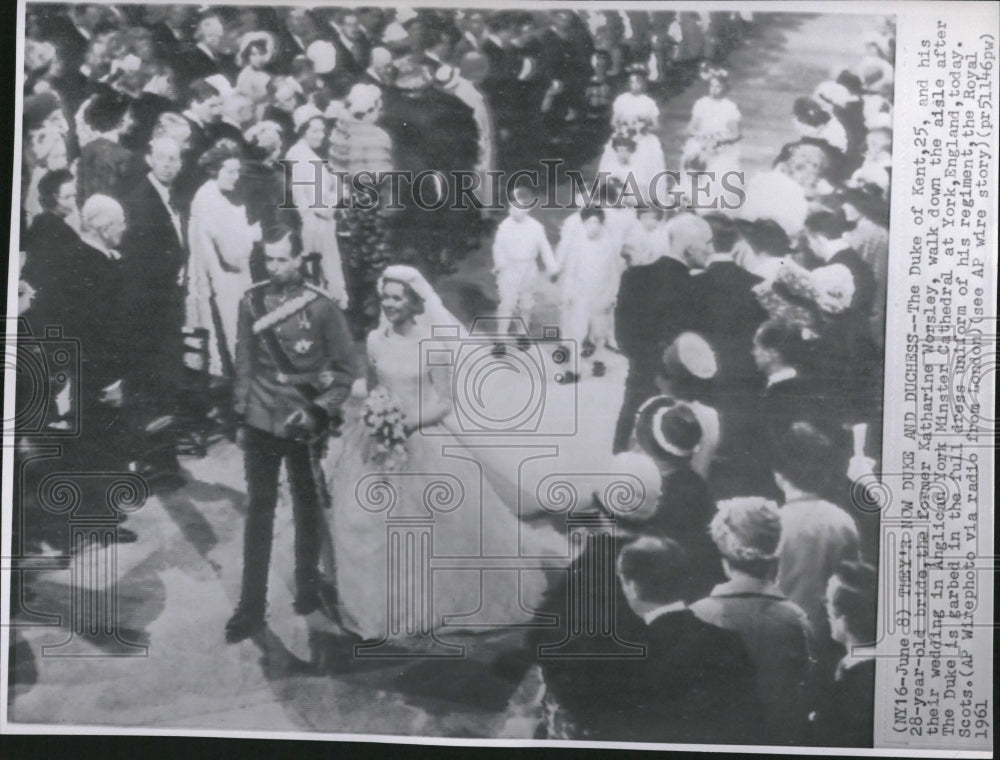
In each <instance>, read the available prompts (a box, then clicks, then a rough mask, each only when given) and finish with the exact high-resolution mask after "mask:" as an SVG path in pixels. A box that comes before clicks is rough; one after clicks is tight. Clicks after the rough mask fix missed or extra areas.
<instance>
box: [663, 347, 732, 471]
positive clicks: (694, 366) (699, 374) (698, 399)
mask: <svg viewBox="0 0 1000 760" xmlns="http://www.w3.org/2000/svg"><path fill="white" fill-rule="evenodd" d="M717 372H718V362H717V361H716V358H715V352H714V351H713V350H712V347H711V346H710V345H709V344H708V341H706V340H705V339H704V338H702V337H701V336H700V335H698V334H697V333H693V332H684V333H681V334H680V335H678V336H677V337H676V338H675V339H674V342H673V343H671V344H670V345H669V346H667V350H666V351H664V352H663V364H662V367H661V369H660V372H659V375H658V376H657V378H656V385H657V387H658V388H659V390H660V393H662V394H664V395H666V396H670V397H672V398H675V399H677V400H678V401H683V402H684V403H685V404H687V406H688V407H689V408H690V409H691V411H692V412H694V416H695V417H696V418H697V420H698V424H699V425H700V426H701V433H702V435H701V442H700V444H699V445H698V449H697V451H695V452H694V453H693V454H692V455H691V469H692V470H694V471H695V472H696V473H698V475H700V476H701V477H702V478H705V479H706V480H707V479H708V473H709V470H710V469H711V466H712V462H713V460H714V459H715V452H716V450H717V449H718V447H719V435H720V421H719V413H718V412H717V411H716V410H715V409H713V408H712V407H711V406H709V405H708V404H706V403H704V401H705V400H706V399H707V398H708V397H709V395H710V390H711V385H712V381H713V380H714V379H715V375H716V373H717Z"/></svg>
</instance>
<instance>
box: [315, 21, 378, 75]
mask: <svg viewBox="0 0 1000 760" xmlns="http://www.w3.org/2000/svg"><path fill="white" fill-rule="evenodd" d="M320 38H321V39H325V40H329V41H330V42H332V43H333V46H334V48H336V50H337V73H338V75H340V76H341V77H343V79H344V80H345V82H346V83H348V84H347V89H348V90H349V89H350V84H349V83H352V82H354V81H355V80H356V79H357V78H358V77H359V76H361V74H362V73H363V72H364V70H365V69H367V68H368V62H369V57H370V56H371V49H372V45H371V42H370V41H369V40H368V37H367V36H366V35H365V30H364V28H363V27H362V26H361V24H360V23H359V22H358V15H357V13H356V12H354V11H353V10H350V9H339V10H336V11H327V19H326V25H325V27H321V31H320ZM345 94H346V90H345Z"/></svg>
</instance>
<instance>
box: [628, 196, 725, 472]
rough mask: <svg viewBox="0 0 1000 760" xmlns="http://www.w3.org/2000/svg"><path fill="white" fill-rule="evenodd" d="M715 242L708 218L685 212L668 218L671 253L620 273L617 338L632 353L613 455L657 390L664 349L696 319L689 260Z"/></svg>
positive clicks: (690, 327)
mask: <svg viewBox="0 0 1000 760" xmlns="http://www.w3.org/2000/svg"><path fill="white" fill-rule="evenodd" d="M711 242H712V229H711V227H709V225H708V223H707V222H705V221H704V220H703V219H701V218H700V217H698V216H696V215H695V214H682V215H680V216H678V217H675V218H674V219H673V220H671V222H670V248H671V250H670V252H669V253H668V254H667V255H664V256H661V257H660V258H658V259H657V260H656V261H654V262H653V263H651V264H646V265H644V266H638V267H633V268H631V269H629V270H627V271H626V272H625V274H624V275H622V281H621V285H620V286H619V289H618V301H617V305H616V306H615V338H616V339H617V342H618V347H619V348H620V349H621V351H622V353H623V354H625V356H627V357H628V360H629V372H628V377H627V378H626V380H625V400H624V402H623V403H622V408H621V412H620V413H619V415H618V426H617V428H616V430H615V440H614V451H615V453H618V452H620V451H625V450H626V449H627V448H628V442H629V436H630V435H631V433H632V426H633V423H634V421H635V413H636V411H637V410H638V408H639V406H640V405H641V404H642V402H643V401H645V400H646V399H648V398H650V397H652V396H655V395H656V393H657V389H656V374H657V372H658V371H659V367H660V363H661V361H662V357H663V350H664V349H665V348H666V347H667V346H668V345H670V343H671V342H672V341H673V340H674V338H676V337H677V336H678V335H679V334H680V333H682V332H684V331H685V330H688V329H692V327H693V324H695V323H697V321H698V319H697V314H696V312H697V311H699V310H700V309H698V308H696V302H695V301H694V290H693V285H692V279H691V274H690V271H689V264H688V259H689V258H697V257H700V256H701V255H703V251H704V250H705V249H707V248H708V246H710V245H711Z"/></svg>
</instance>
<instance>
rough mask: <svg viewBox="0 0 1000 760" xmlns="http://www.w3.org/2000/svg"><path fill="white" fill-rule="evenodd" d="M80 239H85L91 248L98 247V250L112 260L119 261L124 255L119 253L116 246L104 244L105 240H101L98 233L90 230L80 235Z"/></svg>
mask: <svg viewBox="0 0 1000 760" xmlns="http://www.w3.org/2000/svg"><path fill="white" fill-rule="evenodd" d="M80 239H81V240H83V242H84V243H86V244H87V245H89V246H90V247H91V248H96V249H97V250H98V251H100V252H101V253H102V254H104V257H105V258H107V259H110V260H111V261H118V260H119V259H120V258H121V257H122V255H121V254H120V253H118V251H116V250H115V249H114V248H108V247H107V246H106V245H105V244H104V241H103V240H101V239H100V238H99V237H97V236H96V235H92V234H91V233H89V232H84V233H82V234H81V235H80Z"/></svg>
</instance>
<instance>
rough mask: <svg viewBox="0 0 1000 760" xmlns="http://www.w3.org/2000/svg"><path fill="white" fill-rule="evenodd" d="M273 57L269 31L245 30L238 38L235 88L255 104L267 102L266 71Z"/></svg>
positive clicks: (267, 77)
mask: <svg viewBox="0 0 1000 760" xmlns="http://www.w3.org/2000/svg"><path fill="white" fill-rule="evenodd" d="M273 58H274V36H273V35H272V34H271V33H270V32H247V33H246V34H244V35H243V36H242V37H241V38H240V47H239V52H238V53H237V54H236V64H237V65H238V66H240V67H242V68H241V70H240V74H239V76H238V77H237V78H236V89H237V91H239V92H242V93H243V94H244V95H246V96H247V97H248V98H250V99H251V100H253V102H254V104H255V105H260V104H262V103H265V102H267V85H268V83H269V82H270V81H271V74H270V73H269V72H268V71H267V67H268V66H269V65H270V63H271V60H272V59H273Z"/></svg>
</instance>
